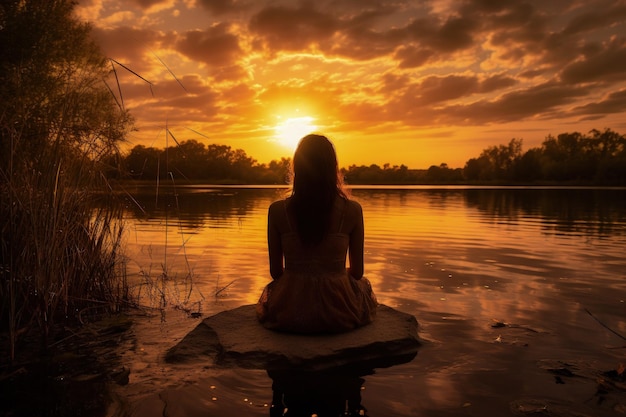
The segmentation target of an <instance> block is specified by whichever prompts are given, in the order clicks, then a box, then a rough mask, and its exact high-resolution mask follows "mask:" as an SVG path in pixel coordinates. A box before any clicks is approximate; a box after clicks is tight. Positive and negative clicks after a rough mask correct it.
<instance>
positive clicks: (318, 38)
mask: <svg viewBox="0 0 626 417" xmlns="http://www.w3.org/2000/svg"><path fill="white" fill-rule="evenodd" d="M338 27H339V22H338V21H337V20H336V19H335V18H334V17H333V16H332V15H331V14H327V13H322V12H319V11H317V10H316V9H314V8H313V7H312V6H309V5H304V6H300V7H298V8H291V7H285V6H273V7H268V8H265V9H263V10H261V11H260V12H258V13H257V14H255V15H254V16H252V18H251V19H250V23H249V26H248V28H249V30H250V32H251V33H252V35H254V36H257V37H258V38H259V40H260V42H261V44H262V45H263V46H264V47H265V48H267V49H269V50H270V51H272V52H276V51H281V50H286V51H300V50H308V49H311V48H312V47H314V46H316V45H320V44H321V43H323V42H325V41H327V40H329V39H330V38H331V37H332V36H333V34H334V33H335V31H336V30H337V29H338Z"/></svg>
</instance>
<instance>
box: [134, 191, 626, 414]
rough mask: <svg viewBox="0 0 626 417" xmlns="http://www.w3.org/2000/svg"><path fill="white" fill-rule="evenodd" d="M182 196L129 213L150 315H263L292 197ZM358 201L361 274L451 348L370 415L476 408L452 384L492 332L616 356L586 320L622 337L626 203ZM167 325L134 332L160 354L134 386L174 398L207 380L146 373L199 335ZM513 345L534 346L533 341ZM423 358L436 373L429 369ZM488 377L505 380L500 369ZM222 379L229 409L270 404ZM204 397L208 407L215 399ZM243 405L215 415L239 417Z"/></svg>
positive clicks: (459, 196)
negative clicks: (260, 304) (280, 203)
mask: <svg viewBox="0 0 626 417" xmlns="http://www.w3.org/2000/svg"><path fill="white" fill-rule="evenodd" d="M187 191H189V192H187ZM177 193H178V195H177V196H176V198H174V197H173V196H172V195H171V194H168V190H167V189H165V190H163V191H161V193H160V200H156V199H155V196H154V195H153V194H151V193H149V192H148V193H145V194H142V193H138V194H137V196H135V198H136V200H137V201H138V202H139V203H140V204H141V205H142V210H139V209H137V208H136V207H134V206H133V205H132V204H129V209H128V212H127V229H126V230H127V235H126V242H127V256H128V258H129V274H130V279H131V281H132V282H134V283H135V284H136V285H137V286H136V290H137V291H139V290H141V294H142V295H143V297H142V298H141V303H142V304H144V305H151V306H152V307H159V306H161V305H163V303H164V302H165V303H167V307H172V306H174V307H180V308H183V309H188V310H189V311H199V312H201V313H202V314H203V315H204V316H206V315H211V314H214V313H217V312H219V311H223V310H226V309H229V308H234V307H237V306H240V305H243V304H251V303H255V302H256V300H257V299H258V297H259V295H260V293H261V291H262V288H263V287H264V285H265V284H266V283H267V282H268V281H269V279H270V278H269V273H268V266H267V247H266V240H265V237H266V215H267V208H268V206H269V204H270V203H271V202H272V201H274V200H276V199H278V198H280V197H281V196H282V195H284V189H272V188H256V189H245V188H235V187H229V188H203V187H193V188H191V189H190V190H185V189H181V188H178V189H177ZM352 195H353V197H354V198H355V199H357V200H358V201H359V202H360V203H361V204H362V206H363V210H364V216H365V227H366V242H365V247H366V254H365V271H366V276H367V277H368V278H369V279H370V280H371V282H372V285H373V288H374V291H375V292H376V294H377V297H378V300H379V302H381V303H383V304H387V305H390V306H392V307H396V308H399V309H401V310H403V311H406V312H408V313H411V314H414V315H415V316H416V317H417V318H418V320H419V322H420V326H421V327H420V334H421V335H422V337H424V338H425V339H427V340H429V341H430V342H431V343H433V344H435V345H437V346H440V347H441V349H440V351H439V352H438V353H437V354H435V353H433V352H434V351H429V350H427V349H425V350H424V352H425V353H420V354H418V357H417V358H416V360H414V361H413V362H411V363H409V364H406V365H400V366H396V367H392V368H389V369H384V370H380V371H377V373H376V374H375V375H372V376H370V377H367V378H366V380H367V382H366V384H365V387H366V391H365V394H364V397H365V400H364V401H365V403H366V405H369V408H370V409H371V410H372V409H373V410H374V411H376V410H377V412H376V413H375V412H372V413H371V414H372V415H385V412H386V411H387V412H388V411H389V410H394V413H393V415H396V416H410V415H415V414H417V411H418V410H422V411H423V410H426V409H433V408H435V409H437V408H440V407H452V406H453V405H454V406H459V403H460V404H462V403H464V400H463V398H464V395H466V394H464V393H463V392H462V391H461V388H459V387H458V386H457V383H455V382H454V381H452V380H451V378H452V377H451V375H452V374H455V375H456V374H458V373H459V372H460V373H461V374H462V376H461V377H460V378H457V379H460V380H463V379H467V378H470V375H469V374H470V373H472V372H476V370H475V369H474V370H472V369H471V364H472V363H474V362H476V361H479V359H477V357H478V356H474V355H479V354H478V353H476V352H480V351H484V352H488V351H490V350H492V349H493V348H494V347H493V341H494V340H495V339H496V337H498V336H499V335H497V334H495V333H494V331H492V330H490V327H489V325H490V323H492V321H493V320H498V321H500V320H501V321H506V322H509V323H515V324H523V325H524V326H527V327H528V328H532V329H533V330H536V329H539V330H536V331H537V332H538V334H543V333H542V332H545V333H550V332H555V331H556V329H558V331H559V332H562V333H563V336H562V339H563V340H560V339H559V340H558V341H553V342H550V343H554V344H555V345H558V346H561V345H568V343H569V341H570V340H572V341H579V340H580V339H588V338H589V337H590V336H589V335H591V334H593V335H594V336H593V337H594V338H596V341H597V342H598V343H605V344H611V343H615V341H614V340H612V339H611V336H609V335H607V334H606V332H603V331H602V330H601V329H598V326H597V323H593V322H591V321H590V320H589V317H588V316H585V315H581V314H580V311H581V308H583V307H584V308H588V309H590V310H591V311H593V312H594V313H597V314H599V315H601V316H602V317H603V319H604V320H606V321H608V322H611V323H613V325H614V327H615V329H616V330H619V331H621V332H623V333H626V322H624V320H623V317H625V316H626V309H625V304H624V299H626V280H625V278H626V260H625V259H624V247H626V211H625V210H624V207H626V191H625V190H623V189H622V190H620V189H618V190H594V189H567V190H559V189H541V188H539V189H497V188H494V189H472V188H461V187H451V188H447V189H446V188H444V189H428V188H424V187H415V188H414V189H411V188H408V189H407V188H404V189H385V188H374V189H364V188H359V189H354V190H353V191H352ZM163 277H167V279H162V278H163ZM167 314H168V317H169V318H168V320H169V323H167V324H165V325H164V324H163V323H157V322H159V320H158V319H157V318H152V319H151V323H147V324H146V325H145V326H143V327H138V329H137V330H136V331H137V333H138V335H137V338H138V339H139V340H141V341H142V342H140V343H142V344H144V345H145V346H147V347H148V349H149V350H150V351H151V353H150V354H145V355H144V356H145V359H144V360H143V361H144V362H143V365H141V364H142V361H136V358H135V359H133V361H135V362H134V364H133V365H132V366H134V367H135V369H134V374H135V381H136V382H137V383H139V382H141V383H144V384H148V385H157V386H161V387H163V386H167V385H168V382H167V381H168V380H169V379H171V373H176V372H178V373H179V374H176V375H178V377H180V374H184V373H185V372H191V375H195V377H192V376H187V377H189V378H190V379H191V380H194V378H195V380H198V378H200V376H198V375H197V374H196V373H197V372H198V370H192V371H189V370H188V371H181V370H173V369H169V370H168V371H167V376H164V377H163V378H162V380H159V377H157V376H155V375H154V374H153V373H151V372H153V369H151V368H150V365H149V363H151V362H158V361H159V357H160V355H162V353H163V352H164V351H165V350H166V349H168V348H169V347H171V346H172V345H174V344H175V343H176V341H177V340H179V339H180V338H181V337H182V336H183V335H184V334H186V333H187V332H188V331H189V330H190V329H191V328H193V327H194V326H195V325H196V324H197V321H193V320H189V319H186V318H185V317H184V315H182V313H180V314H179V313H175V312H169V313H167ZM177 314H179V315H178V316H177ZM168 326H169V327H168ZM166 328H169V329H170V330H168V331H167V332H169V333H165V334H164V332H165V331H166V330H165V329H166ZM172 328H175V329H176V330H172ZM516 337H517V338H518V339H515V340H522V341H525V342H524V343H528V340H529V338H532V337H536V336H535V334H534V333H532V332H526V333H524V332H522V333H520V334H519V335H518V336H516ZM445 340H448V342H449V341H450V340H454V343H455V346H456V349H457V351H455V353H454V354H455V355H456V358H455V360H454V362H455V363H456V365H453V364H452V363H451V362H450V361H451V359H450V358H446V357H445V356H443V355H444V354H445V352H446V349H448V350H449V349H451V348H450V347H448V346H450V344H449V343H444V341H445ZM505 340H506V338H505ZM531 340H532V339H531ZM520 343H522V342H520ZM440 344H441V345H440ZM572 344H574V343H572ZM485 346H486V347H485ZM568 346H569V345H568ZM568 348H569V347H568ZM459 349H461V351H462V352H464V353H462V354H459V352H458V350H459ZM429 352H430V353H429ZM448 353H449V352H448ZM482 355H487V353H483V354H482ZM423 356H426V357H427V358H428V360H429V361H430V362H429V363H425V362H420V359H421V358H422V357H423ZM491 359H493V357H492V358H491ZM461 364H465V365H461ZM459 366H467V367H469V368H468V369H465V370H460V369H459V368H458V367H459ZM485 366H486V370H485V369H483V368H485ZM480 367H481V369H482V371H481V372H495V370H496V369H498V365H497V361H496V360H495V359H494V362H493V363H492V364H491V365H489V366H487V365H485V364H484V363H481V365H480ZM212 372H213V373H212V374H211V376H210V377H208V379H206V377H203V378H205V380H206V381H210V382H202V383H201V385H202V386H203V387H205V388H206V387H207V386H209V385H211V384H213V385H214V386H218V387H223V389H224V392H225V397H226V398H227V399H228V402H229V404H230V403H233V404H237V403H239V402H240V398H239V397H240V393H241V392H244V391H245V392H246V396H247V397H253V398H255V403H259V402H260V403H264V402H265V403H266V402H268V401H269V400H270V399H271V381H270V380H269V379H268V378H267V375H263V374H262V373H261V374H254V375H253V376H252V377H250V378H252V379H250V380H247V378H248V377H246V376H243V377H242V376H241V375H245V372H243V371H241V372H243V373H242V374H237V372H239V371H232V372H230V373H229V372H226V371H223V372H222V373H221V374H220V373H219V372H217V371H212ZM472 375H473V374H472ZM458 383H459V384H460V382H458ZM131 385H132V384H131ZM416 390H420V392H422V393H423V397H422V398H421V399H420V402H419V403H418V404H414V403H412V402H411V395H413V394H411V392H416ZM138 392H144V391H141V390H138ZM203 392H204V394H203V395H204V397H206V398H205V399H206V400H207V402H211V401H210V400H211V395H212V394H211V393H210V390H209V389H205V391H203ZM135 395H139V393H136V394H135ZM475 395H482V394H480V393H475ZM204 397H203V398H204ZM503 401H504V400H503ZM213 403H214V401H213ZM233 404H230V405H229V406H228V407H226V406H222V407H223V408H219V407H218V408H219V409H220V410H221V412H222V413H223V415H236V412H235V411H234V410H235V409H237V407H236V406H234V405H233ZM248 406H249V404H248ZM207 407H208V409H212V408H214V407H215V404H212V405H210V406H207ZM229 407H230V408H229ZM232 407H234V408H232ZM239 409H241V408H239ZM252 409H253V411H251V412H252V413H253V414H250V415H267V410H264V409H263V407H260V408H254V407H252ZM248 411H249V410H248ZM229 413H232V414H229Z"/></svg>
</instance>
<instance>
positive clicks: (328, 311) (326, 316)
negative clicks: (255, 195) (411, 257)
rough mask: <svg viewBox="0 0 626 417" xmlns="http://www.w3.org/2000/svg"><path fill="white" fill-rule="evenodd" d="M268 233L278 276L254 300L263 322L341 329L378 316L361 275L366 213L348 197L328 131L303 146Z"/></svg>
mask: <svg viewBox="0 0 626 417" xmlns="http://www.w3.org/2000/svg"><path fill="white" fill-rule="evenodd" d="M267 233H268V236H267V240H268V249H269V261H270V274H271V276H272V278H273V281H272V282H271V283H270V284H269V285H267V286H266V287H265V290H264V291H263V294H262V295H261V299H260V300H259V303H258V305H257V313H258V317H259V321H260V322H261V323H263V325H264V326H265V327H267V328H270V329H275V330H282V331H288V332H297V333H338V332H344V331H348V330H351V329H354V328H356V327H359V326H362V325H364V324H367V323H369V322H371V321H372V320H373V319H374V316H375V314H376V306H377V302H376V297H375V296H374V294H373V292H372V287H371V285H370V282H369V281H368V280H367V278H364V277H363V236H364V233H363V212H362V210H361V206H360V205H359V203H357V202H356V201H353V200H350V199H349V198H348V197H347V196H346V193H345V192H344V190H343V187H342V181H341V179H340V177H339V171H338V168H337V157H336V154H335V149H334V147H333V145H332V143H331V142H330V141H329V140H328V139H327V138H326V137H325V136H321V135H308V136H305V137H304V138H302V140H301V141H300V143H299V144H298V148H297V149H296V152H295V154H294V157H293V184H292V192H291V196H290V197H288V198H286V199H284V200H279V201H276V202H274V203H272V204H271V205H270V208H269V212H268V232H267ZM346 258H348V260H349V268H346Z"/></svg>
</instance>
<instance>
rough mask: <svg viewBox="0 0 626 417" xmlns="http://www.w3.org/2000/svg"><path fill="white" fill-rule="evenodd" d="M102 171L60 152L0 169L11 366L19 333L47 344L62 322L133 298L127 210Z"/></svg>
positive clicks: (1, 293) (3, 317)
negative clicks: (124, 246) (125, 250)
mask: <svg viewBox="0 0 626 417" xmlns="http://www.w3.org/2000/svg"><path fill="white" fill-rule="evenodd" d="M15 155H18V154H17V153H16V154H15ZM11 157H12V158H17V156H13V155H12V156H11ZM104 168H105V166H104V165H103V164H102V162H101V160H94V159H91V158H90V157H89V156H87V154H85V153H83V154H81V153H80V152H76V151H75V150H72V149H68V148H63V147H61V146H56V147H52V146H50V147H45V148H44V149H41V150H40V152H39V155H38V157H37V159H36V163H28V161H24V160H15V161H14V160H11V163H10V164H8V166H6V167H4V168H0V192H1V196H2V198H1V200H0V238H1V240H0V256H1V259H0V262H1V263H0V284H1V285H0V299H1V300H2V301H1V304H0V326H1V329H2V330H3V331H8V334H9V345H10V346H9V348H10V357H11V360H13V359H15V357H16V354H17V353H18V345H19V343H18V342H19V339H20V335H22V334H24V333H26V332H30V331H31V330H39V332H38V334H39V335H40V336H41V342H42V344H43V345H44V346H46V345H47V344H48V343H49V342H50V336H51V332H52V331H53V329H54V326H55V324H56V323H67V322H78V320H79V319H80V317H81V314H82V313H83V312H84V311H85V310H89V309H94V308H96V307H97V308H98V309H99V310H102V309H103V310H106V311H118V310H119V309H120V306H121V303H123V302H124V300H125V299H126V298H127V295H128V292H127V291H128V290H127V284H126V279H125V270H124V257H123V254H122V253H121V246H120V245H121V239H122V231H123V225H122V223H121V220H120V219H121V216H120V214H121V212H120V210H121V207H120V206H117V205H116V204H115V202H114V201H115V200H114V198H113V193H112V191H111V190H110V188H109V187H108V184H107V183H106V180H105V179H104V175H102V173H103V170H104Z"/></svg>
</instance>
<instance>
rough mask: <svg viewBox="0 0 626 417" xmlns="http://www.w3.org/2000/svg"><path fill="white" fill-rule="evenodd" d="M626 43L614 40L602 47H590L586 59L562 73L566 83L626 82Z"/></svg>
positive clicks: (583, 58) (568, 67) (575, 62)
mask: <svg viewBox="0 0 626 417" xmlns="http://www.w3.org/2000/svg"><path fill="white" fill-rule="evenodd" d="M625 68H626V41H625V40H624V39H612V40H611V41H610V42H609V43H608V44H607V45H602V47H599V46H595V47H593V46H592V47H590V48H588V50H587V53H586V54H585V56H584V57H582V58H580V59H578V60H576V61H574V62H572V63H571V64H569V65H568V66H566V67H565V68H564V69H563V71H562V72H561V78H562V79H563V81H564V82H566V83H571V84H577V83H585V82H592V81H609V80H610V79H616V80H626V71H625Z"/></svg>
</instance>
